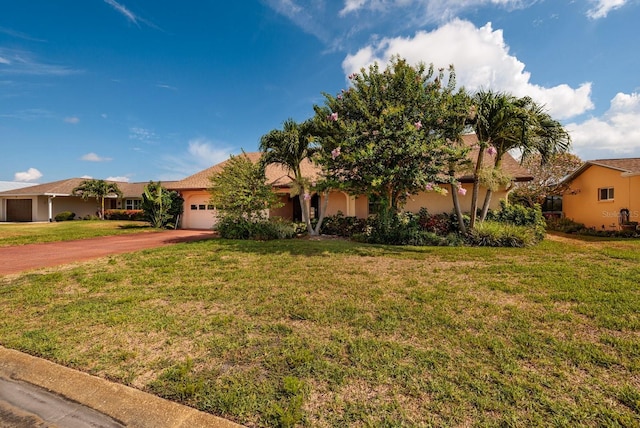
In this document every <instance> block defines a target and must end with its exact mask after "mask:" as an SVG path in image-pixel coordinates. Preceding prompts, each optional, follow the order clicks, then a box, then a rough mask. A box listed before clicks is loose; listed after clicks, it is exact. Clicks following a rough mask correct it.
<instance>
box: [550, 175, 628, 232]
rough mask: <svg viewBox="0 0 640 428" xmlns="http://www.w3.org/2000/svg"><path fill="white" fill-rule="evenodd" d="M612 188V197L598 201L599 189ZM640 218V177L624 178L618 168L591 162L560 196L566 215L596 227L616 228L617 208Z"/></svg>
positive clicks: (617, 221) (617, 223) (618, 212)
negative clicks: (611, 198)
mask: <svg viewBox="0 0 640 428" xmlns="http://www.w3.org/2000/svg"><path fill="white" fill-rule="evenodd" d="M609 187H612V188H613V189H614V198H613V200H599V199H598V189H601V188H609ZM622 209H628V210H629V214H630V217H631V219H630V220H631V221H640V177H639V176H635V177H623V175H622V173H621V172H620V171H618V170H614V169H611V168H605V167H602V166H599V165H591V166H590V167H589V168H587V169H586V170H585V171H584V172H583V173H582V174H580V175H579V176H578V177H576V178H575V179H574V180H573V181H572V182H571V186H570V188H569V190H567V191H566V192H565V193H564V194H563V197H562V212H563V214H564V216H565V217H567V218H569V219H572V220H574V221H577V222H579V223H584V225H585V226H587V227H595V228H596V229H607V230H612V229H618V228H619V215H620V210H622Z"/></svg>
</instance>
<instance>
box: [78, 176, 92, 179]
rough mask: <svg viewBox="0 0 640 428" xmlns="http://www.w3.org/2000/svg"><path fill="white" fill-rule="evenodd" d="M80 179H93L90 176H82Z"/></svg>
mask: <svg viewBox="0 0 640 428" xmlns="http://www.w3.org/2000/svg"><path fill="white" fill-rule="evenodd" d="M80 178H84V179H85V180H93V177H92V176H90V175H83V176H82V177H80Z"/></svg>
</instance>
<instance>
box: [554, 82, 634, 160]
mask: <svg viewBox="0 0 640 428" xmlns="http://www.w3.org/2000/svg"><path fill="white" fill-rule="evenodd" d="M638 123H640V94H639V93H632V94H623V93H618V94H616V96H615V97H614V98H613V99H612V100H611V105H610V107H609V110H608V111H607V112H606V113H605V114H604V115H603V116H602V117H599V118H590V119H587V120H585V121H584V122H582V123H570V124H568V125H567V126H566V128H567V130H568V131H569V133H570V134H571V138H572V139H573V146H574V148H575V149H576V150H577V151H590V152H593V151H595V150H598V151H605V152H609V153H613V154H627V155H628V154H630V153H636V154H640V127H638Z"/></svg>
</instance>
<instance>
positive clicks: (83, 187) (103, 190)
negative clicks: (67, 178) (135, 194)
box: [71, 179, 122, 220]
mask: <svg viewBox="0 0 640 428" xmlns="http://www.w3.org/2000/svg"><path fill="white" fill-rule="evenodd" d="M71 193H72V194H73V195H75V196H80V197H81V198H82V199H84V200H85V201H86V200H87V199H89V198H96V202H97V203H98V204H99V217H100V220H104V198H106V197H108V196H117V197H119V198H121V197H122V192H121V191H120V188H118V185H117V184H116V183H114V182H111V181H105V180H95V179H89V180H84V181H83V182H82V183H80V184H79V185H78V186H77V187H75V188H74V189H73V190H72V191H71Z"/></svg>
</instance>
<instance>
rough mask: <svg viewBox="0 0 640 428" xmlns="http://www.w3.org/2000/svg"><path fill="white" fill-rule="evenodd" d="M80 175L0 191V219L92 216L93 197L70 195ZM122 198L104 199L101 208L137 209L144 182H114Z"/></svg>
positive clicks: (43, 219)
mask: <svg viewBox="0 0 640 428" xmlns="http://www.w3.org/2000/svg"><path fill="white" fill-rule="evenodd" d="M83 181H85V179H84V178H69V179H66V180H60V181H54V182H51V183H44V184H38V185H35V186H29V187H23V188H19V189H13V190H7V191H4V192H0V221H9V222H32V221H52V220H53V219H54V218H55V216H56V214H58V213H61V212H64V211H71V212H73V213H75V214H76V217H78V218H82V217H85V216H91V215H96V213H97V211H98V209H99V207H98V205H97V203H96V200H95V198H89V199H88V200H86V201H85V200H83V199H82V198H81V197H79V196H74V195H73V189H74V188H75V187H77V186H79V185H80V183H82V182H83ZM116 184H117V185H118V188H119V189H120V190H121V191H122V193H123V197H122V198H117V197H115V196H112V197H107V198H105V209H106V210H107V209H132V210H133V209H140V203H141V201H142V192H143V189H144V186H145V185H146V184H147V183H125V182H116Z"/></svg>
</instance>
